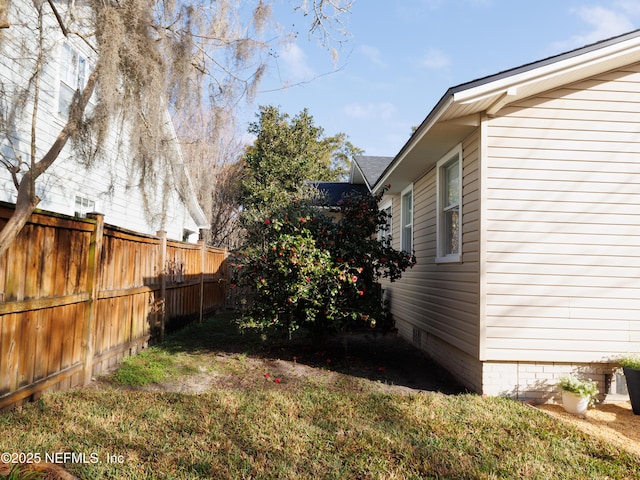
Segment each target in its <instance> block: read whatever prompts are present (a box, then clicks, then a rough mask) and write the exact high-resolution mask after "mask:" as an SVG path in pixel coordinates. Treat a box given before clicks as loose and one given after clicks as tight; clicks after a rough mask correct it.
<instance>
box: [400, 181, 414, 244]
mask: <svg viewBox="0 0 640 480" xmlns="http://www.w3.org/2000/svg"><path fill="white" fill-rule="evenodd" d="M400 198H401V205H400V222H401V228H400V246H401V248H402V250H403V251H405V252H407V253H412V252H413V185H412V186H410V187H409V188H407V189H405V190H404V191H403V192H402V196H401V197H400Z"/></svg>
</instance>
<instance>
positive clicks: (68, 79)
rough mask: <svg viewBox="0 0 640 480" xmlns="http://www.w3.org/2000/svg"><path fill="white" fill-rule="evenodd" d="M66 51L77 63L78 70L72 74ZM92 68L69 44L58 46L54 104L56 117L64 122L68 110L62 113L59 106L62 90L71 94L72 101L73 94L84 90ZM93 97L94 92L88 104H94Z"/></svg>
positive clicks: (84, 57) (87, 60) (81, 54)
mask: <svg viewBox="0 0 640 480" xmlns="http://www.w3.org/2000/svg"><path fill="white" fill-rule="evenodd" d="M67 51H69V53H70V54H71V58H75V59H76V61H77V62H78V68H77V69H75V70H76V71H74V72H70V71H69V69H70V67H69V65H67V60H68V58H67V54H66V52H67ZM92 68H93V67H92V65H91V64H90V62H89V59H88V58H87V57H86V56H85V55H84V54H83V53H82V52H81V51H80V50H78V49H77V48H75V47H74V46H73V45H72V44H71V43H69V42H64V43H62V45H60V50H59V54H58V82H57V95H56V103H55V105H56V106H55V108H56V115H57V116H58V118H60V119H62V120H64V121H66V120H67V118H68V116H69V112H68V110H67V111H62V108H61V106H62V105H61V104H60V102H61V98H62V95H63V93H64V88H66V89H68V90H70V91H71V92H72V93H71V99H73V95H75V92H76V91H77V90H78V89H80V90H81V89H83V88H84V86H85V84H86V82H87V80H88V78H89V75H90V74H91V70H92ZM63 85H64V87H63ZM94 96H95V92H94V95H92V96H91V98H90V99H89V102H90V103H94ZM71 99H70V100H71ZM70 105H71V101H69V105H68V106H70ZM68 106H67V108H68Z"/></svg>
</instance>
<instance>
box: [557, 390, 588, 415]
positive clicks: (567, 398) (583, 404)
mask: <svg viewBox="0 0 640 480" xmlns="http://www.w3.org/2000/svg"><path fill="white" fill-rule="evenodd" d="M589 400H590V398H589V397H588V396H587V397H585V396H582V397H581V396H580V395H576V394H575V393H571V392H567V391H566V390H563V391H562V406H563V407H564V409H565V410H566V411H567V412H569V413H573V414H574V415H584V414H585V412H586V411H587V408H588V407H589Z"/></svg>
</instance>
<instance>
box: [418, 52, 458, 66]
mask: <svg viewBox="0 0 640 480" xmlns="http://www.w3.org/2000/svg"><path fill="white" fill-rule="evenodd" d="M420 63H421V65H422V66H423V67H427V68H431V69H434V70H441V69H443V68H447V67H449V65H451V60H450V59H449V57H447V56H446V55H445V54H444V53H443V52H442V51H440V50H438V49H436V48H430V49H429V50H428V51H427V54H426V55H425V57H424V58H423V59H422V61H421V62H420Z"/></svg>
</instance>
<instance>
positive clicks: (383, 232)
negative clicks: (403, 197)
mask: <svg viewBox="0 0 640 480" xmlns="http://www.w3.org/2000/svg"><path fill="white" fill-rule="evenodd" d="M380 211H381V212H382V213H384V215H385V223H384V224H382V225H380V229H379V230H378V241H379V242H381V243H382V244H383V245H384V246H386V247H390V246H391V229H392V228H393V227H392V225H393V220H392V216H391V202H390V201H388V202H385V203H383V204H382V205H381V206H380Z"/></svg>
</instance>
